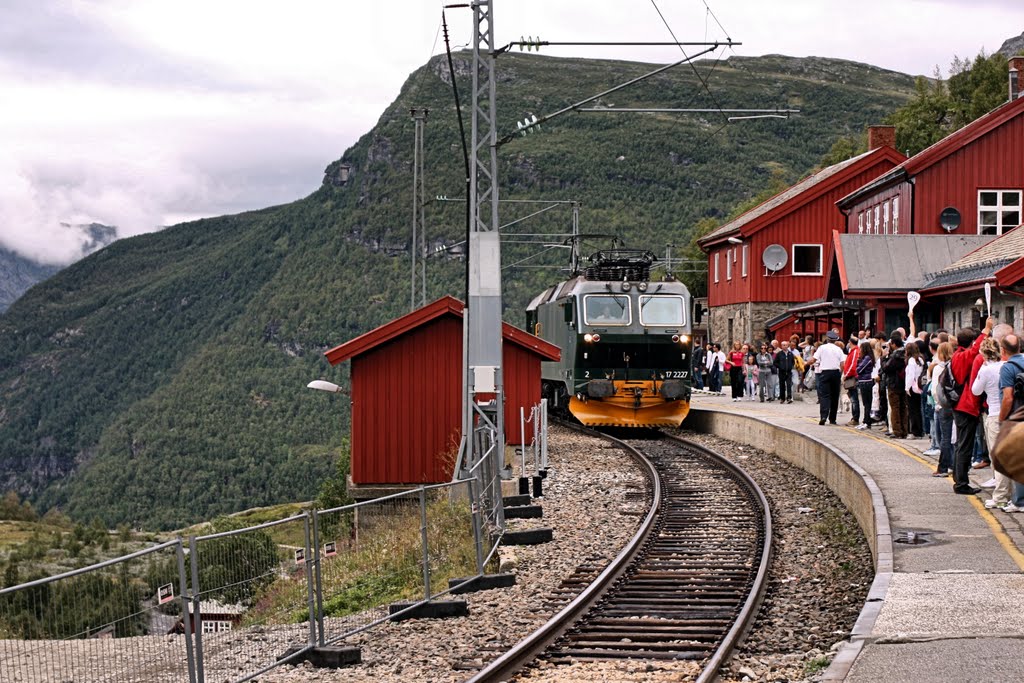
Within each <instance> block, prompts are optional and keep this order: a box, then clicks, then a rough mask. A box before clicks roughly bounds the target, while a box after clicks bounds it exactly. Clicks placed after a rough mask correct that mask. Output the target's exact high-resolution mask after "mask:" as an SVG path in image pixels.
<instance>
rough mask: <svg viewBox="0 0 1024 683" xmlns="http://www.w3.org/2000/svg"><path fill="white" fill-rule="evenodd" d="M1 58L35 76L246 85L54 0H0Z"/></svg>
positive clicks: (151, 83)
mask: <svg viewBox="0 0 1024 683" xmlns="http://www.w3.org/2000/svg"><path fill="white" fill-rule="evenodd" d="M0 62H5V63H7V64H10V65H11V66H13V67H15V68H16V69H17V70H18V71H20V72H22V73H34V74H36V75H37V76H45V75H47V74H61V75H72V76H74V77H78V78H82V79H85V80H95V81H102V82H105V83H113V84H122V85H134V84H143V85H147V86H154V85H156V86H161V85H174V84H188V85H192V86H199V87H210V88H217V89H220V90H235V89H239V90H241V89H247V88H248V86H243V85H242V84H240V83H238V82H237V80H234V79H231V78H230V77H228V76H227V75H226V74H219V73H216V71H214V70H213V69H211V68H210V67H209V66H207V65H203V64H187V63H182V62H181V61H180V58H174V59H172V58H171V57H169V56H165V55H162V54H160V53H158V52H154V51H153V50H151V49H149V48H147V47H145V46H142V45H138V44H135V43H132V42H131V41H130V40H128V39H126V38H124V37H122V36H119V35H117V34H116V33H115V32H113V31H111V30H110V29H109V28H108V27H106V26H103V25H102V24H98V23H92V22H90V21H89V20H88V17H85V16H81V15H77V14H75V13H74V12H73V11H72V10H71V9H70V8H69V6H68V5H67V4H66V3H62V2H55V1H54V0H38V1H37V0H4V2H2V3H0Z"/></svg>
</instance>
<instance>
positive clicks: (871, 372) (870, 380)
mask: <svg viewBox="0 0 1024 683" xmlns="http://www.w3.org/2000/svg"><path fill="white" fill-rule="evenodd" d="M858 348H859V351H860V353H859V354H858V355H859V358H858V360H857V391H859V392H860V402H861V404H862V405H863V406H864V421H863V422H861V423H860V424H859V425H857V429H871V424H872V423H873V422H874V420H873V419H872V418H871V402H872V394H873V393H874V391H873V390H874V388H875V362H876V358H875V348H874V346H872V345H871V342H868V341H862V342H861V343H860V346H859V347H858Z"/></svg>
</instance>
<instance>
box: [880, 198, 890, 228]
mask: <svg viewBox="0 0 1024 683" xmlns="http://www.w3.org/2000/svg"><path fill="white" fill-rule="evenodd" d="M882 234H884V235H888V234H889V202H888V200H887V201H886V202H885V203H884V204H882Z"/></svg>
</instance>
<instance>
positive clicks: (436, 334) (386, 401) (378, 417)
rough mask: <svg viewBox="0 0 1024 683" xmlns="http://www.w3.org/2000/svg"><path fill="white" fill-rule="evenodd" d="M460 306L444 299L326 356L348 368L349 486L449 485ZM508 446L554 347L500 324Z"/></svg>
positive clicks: (536, 395) (554, 356)
mask: <svg viewBox="0 0 1024 683" xmlns="http://www.w3.org/2000/svg"><path fill="white" fill-rule="evenodd" d="M462 309H463V303H462V302H461V301H459V300H458V299H455V298H453V297H450V296H446V297H443V298H441V299H438V300H437V301H435V302H433V303H432V304H428V305H427V306H424V307H423V308H419V309H417V310H415V311H412V312H411V313H409V314H407V315H404V316H402V317H401V318H397V319H396V320H392V321H391V322H389V323H387V324H386V325H382V326H381V327H378V328H377V329H375V330H372V331H370V332H367V333H366V334H364V335H362V336H359V337H356V338H355V339H353V340H351V341H349V342H346V343H344V344H342V345H341V346H337V347H335V348H333V349H331V350H330V351H328V352H327V353H326V354H325V355H326V356H327V360H328V361H329V362H330V363H331V365H337V364H338V363H341V362H343V361H346V360H350V359H351V361H352V369H351V373H350V376H351V382H352V434H351V449H352V474H351V477H352V483H353V484H355V485H395V484H436V483H442V482H446V481H450V480H451V478H452V468H453V467H454V462H455V455H456V454H457V452H458V447H459V441H460V439H461V430H462V408H461V406H462V399H461V394H462ZM502 340H503V343H502V348H503V351H502V374H503V378H504V383H505V425H506V428H505V431H506V443H508V444H518V443H519V442H520V438H519V408H520V407H524V408H526V409H527V410H529V408H530V407H531V406H533V405H536V404H537V403H538V402H539V401H540V364H541V361H550V360H558V359H559V356H560V350H559V348H558V347H557V346H554V345H553V344H549V343H548V342H546V341H544V340H542V339H539V338H538V337H535V336H533V335H532V334H529V333H527V332H524V331H523V330H520V329H518V328H516V327H513V326H511V325H509V324H508V323H502Z"/></svg>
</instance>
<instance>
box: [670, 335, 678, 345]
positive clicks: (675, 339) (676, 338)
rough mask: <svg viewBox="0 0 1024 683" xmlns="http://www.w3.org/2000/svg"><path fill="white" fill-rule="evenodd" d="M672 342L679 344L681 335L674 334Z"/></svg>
mask: <svg viewBox="0 0 1024 683" xmlns="http://www.w3.org/2000/svg"><path fill="white" fill-rule="evenodd" d="M672 343H673V344H678V343H679V335H678V334H673V335H672Z"/></svg>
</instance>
